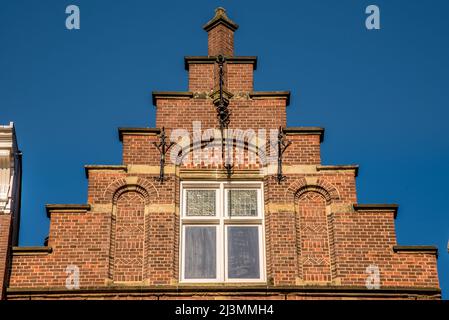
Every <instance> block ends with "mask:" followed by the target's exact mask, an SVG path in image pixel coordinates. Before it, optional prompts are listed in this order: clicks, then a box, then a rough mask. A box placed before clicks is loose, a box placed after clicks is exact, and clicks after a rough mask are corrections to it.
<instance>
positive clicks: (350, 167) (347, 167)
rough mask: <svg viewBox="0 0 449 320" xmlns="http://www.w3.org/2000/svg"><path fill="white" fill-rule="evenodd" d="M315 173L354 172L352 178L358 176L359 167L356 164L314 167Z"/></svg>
mask: <svg viewBox="0 0 449 320" xmlns="http://www.w3.org/2000/svg"><path fill="white" fill-rule="evenodd" d="M316 169H317V171H345V170H348V171H351V170H352V171H354V176H355V177H357V176H358V175H359V166H358V165H356V164H351V165H334V166H316Z"/></svg>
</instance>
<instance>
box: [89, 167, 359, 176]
mask: <svg viewBox="0 0 449 320" xmlns="http://www.w3.org/2000/svg"><path fill="white" fill-rule="evenodd" d="M358 168H359V166H358V165H336V166H322V165H318V166H317V165H314V164H313V165H285V166H284V167H283V169H284V173H285V174H316V173H319V172H320V171H329V172H336V173H339V172H349V171H353V172H354V175H355V176H357V173H358ZM84 169H85V172H86V177H87V178H88V177H89V172H91V171H111V172H113V171H114V172H117V171H123V172H124V173H129V174H159V170H160V167H159V166H151V165H145V164H130V165H86V166H84ZM276 171H277V166H276V165H268V166H266V167H263V168H261V169H240V170H235V173H237V176H240V177H242V178H246V179H249V178H256V179H261V178H263V177H265V176H268V175H273V174H275V173H276ZM165 173H166V174H176V175H178V176H179V175H182V176H183V177H186V176H189V177H193V178H194V177H195V176H196V177H201V178H204V179H215V178H218V177H227V172H226V170H224V169H222V170H221V169H184V168H179V167H178V166H175V165H166V166H165ZM237 176H236V177H237Z"/></svg>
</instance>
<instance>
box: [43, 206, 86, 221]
mask: <svg viewBox="0 0 449 320" xmlns="http://www.w3.org/2000/svg"><path fill="white" fill-rule="evenodd" d="M45 209H46V211H47V217H49V218H50V216H51V214H52V213H53V212H67V213H82V212H86V211H89V210H90V204H47V205H45Z"/></svg>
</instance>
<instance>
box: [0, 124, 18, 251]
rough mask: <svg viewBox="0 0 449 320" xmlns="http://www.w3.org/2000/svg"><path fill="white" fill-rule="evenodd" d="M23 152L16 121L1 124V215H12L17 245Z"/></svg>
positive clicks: (14, 242)
mask: <svg viewBox="0 0 449 320" xmlns="http://www.w3.org/2000/svg"><path fill="white" fill-rule="evenodd" d="M21 184H22V154H21V152H20V151H19V148H18V145H17V138H16V133H15V129H14V123H12V122H10V123H9V124H8V125H0V215H3V214H9V215H11V216H12V223H13V225H14V228H13V230H15V231H16V232H15V233H14V234H13V235H12V244H13V245H17V242H18V234H17V231H18V230H19V228H18V227H19V222H20V194H21Z"/></svg>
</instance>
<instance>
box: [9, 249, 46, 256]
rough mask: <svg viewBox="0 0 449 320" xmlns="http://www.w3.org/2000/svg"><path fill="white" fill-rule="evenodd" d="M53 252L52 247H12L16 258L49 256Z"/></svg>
mask: <svg viewBox="0 0 449 320" xmlns="http://www.w3.org/2000/svg"><path fill="white" fill-rule="evenodd" d="M52 252H53V249H52V248H51V247H12V254H13V255H14V256H37V255H47V254H50V253H52Z"/></svg>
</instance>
